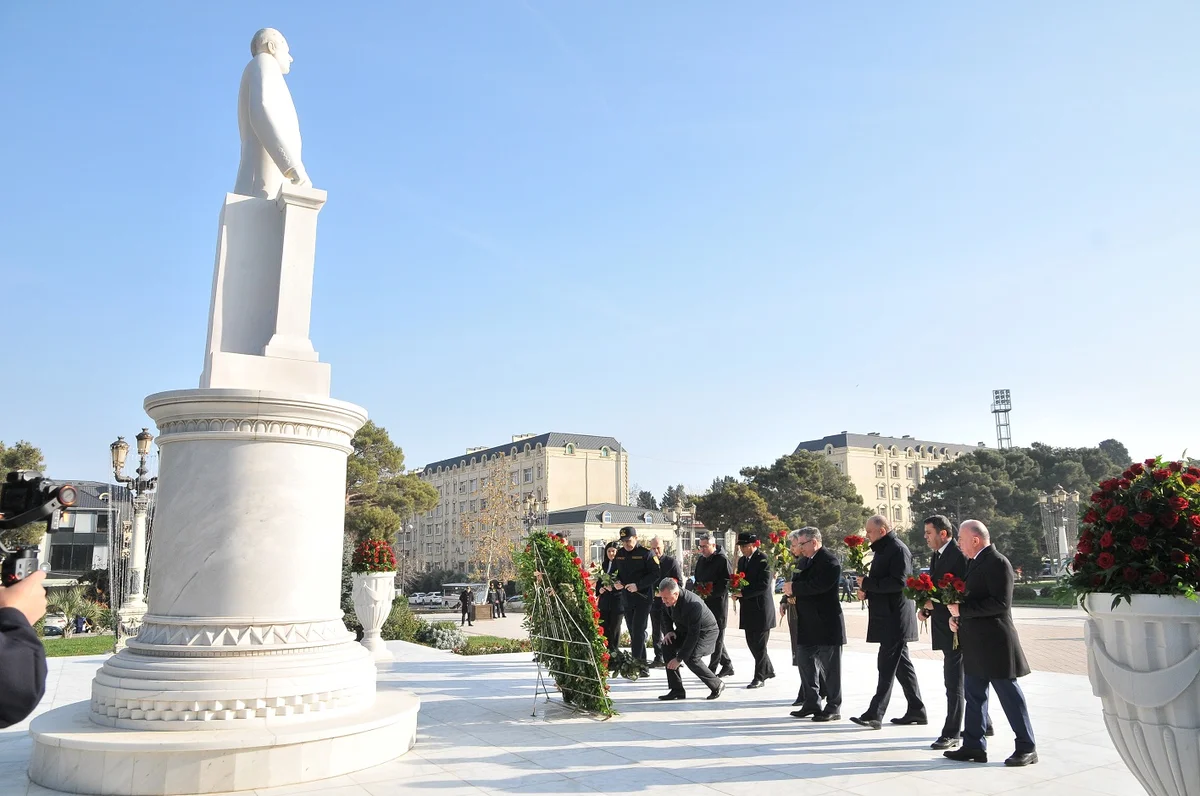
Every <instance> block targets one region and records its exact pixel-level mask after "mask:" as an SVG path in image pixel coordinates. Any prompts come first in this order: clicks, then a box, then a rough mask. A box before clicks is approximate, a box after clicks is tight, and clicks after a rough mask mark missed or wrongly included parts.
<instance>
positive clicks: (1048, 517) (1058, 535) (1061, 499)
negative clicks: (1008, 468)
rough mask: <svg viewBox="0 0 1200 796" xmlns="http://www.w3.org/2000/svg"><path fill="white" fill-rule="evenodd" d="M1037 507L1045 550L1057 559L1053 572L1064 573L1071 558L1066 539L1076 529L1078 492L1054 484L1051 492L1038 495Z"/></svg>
mask: <svg viewBox="0 0 1200 796" xmlns="http://www.w3.org/2000/svg"><path fill="white" fill-rule="evenodd" d="M1038 509H1039V510H1040V511H1041V515H1042V532H1043V534H1044V535H1045V538H1046V552H1047V553H1049V554H1050V557H1051V558H1053V559H1056V560H1057V565H1056V566H1055V572H1054V574H1056V575H1065V574H1067V566H1068V564H1069V563H1070V558H1071V548H1070V544H1069V542H1068V541H1067V540H1068V539H1073V538H1074V537H1075V535H1076V532H1077V531H1078V523H1079V516H1078V515H1079V493H1078V492H1068V491H1067V490H1065V489H1063V488H1062V487H1061V486H1056V487H1055V488H1054V491H1053V492H1051V493H1049V494H1044V495H1039V496H1038Z"/></svg>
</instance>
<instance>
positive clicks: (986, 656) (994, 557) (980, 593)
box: [958, 545, 1029, 680]
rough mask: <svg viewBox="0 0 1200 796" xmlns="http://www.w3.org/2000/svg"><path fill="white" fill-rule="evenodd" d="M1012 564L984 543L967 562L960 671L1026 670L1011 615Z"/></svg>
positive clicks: (1001, 673)
mask: <svg viewBox="0 0 1200 796" xmlns="http://www.w3.org/2000/svg"><path fill="white" fill-rule="evenodd" d="M1012 593H1013V568H1012V564H1010V563H1008V559H1007V558H1005V557H1004V556H1002V555H1000V553H999V552H997V551H996V548H994V547H992V546H991V545H988V546H987V547H985V548H983V549H982V550H980V551H979V555H977V556H975V558H974V560H972V561H971V562H970V563H969V564H967V594H966V597H965V598H964V599H963V601H962V603H960V604H959V609H958V610H959V614H960V615H961V616H962V622H961V623H960V627H959V629H958V646H959V649H961V650H962V654H963V672H965V673H966V674H969V675H971V676H973V677H984V678H987V679H988V680H1012V679H1013V678H1016V677H1024V676H1025V675H1027V674H1029V662H1028V661H1026V660H1025V653H1024V652H1023V651H1022V650H1021V640H1020V639H1019V638H1018V637H1017V628H1016V626H1015V625H1014V624H1013V619H1012Z"/></svg>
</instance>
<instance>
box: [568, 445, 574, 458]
mask: <svg viewBox="0 0 1200 796" xmlns="http://www.w3.org/2000/svg"><path fill="white" fill-rule="evenodd" d="M567 455H568V456H574V455H575V446H574V445H573V444H572V443H570V442H568V443H567Z"/></svg>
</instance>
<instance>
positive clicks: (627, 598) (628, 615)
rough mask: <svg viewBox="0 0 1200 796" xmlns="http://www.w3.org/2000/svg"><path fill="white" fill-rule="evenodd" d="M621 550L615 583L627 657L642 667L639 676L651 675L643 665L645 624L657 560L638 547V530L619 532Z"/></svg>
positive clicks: (655, 575) (648, 614)
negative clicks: (626, 639)
mask: <svg viewBox="0 0 1200 796" xmlns="http://www.w3.org/2000/svg"><path fill="white" fill-rule="evenodd" d="M620 536H621V547H620V548H619V549H618V550H617V555H616V558H615V559H614V561H616V567H617V582H616V583H614V584H613V585H614V586H615V587H616V589H617V591H618V592H620V593H621V611H622V613H624V614H625V624H626V625H627V626H628V627H629V647H630V650H629V652H630V654H632V655H633V657H634V659H635V660H637V661H639V662H640V663H641V670H642V676H643V677H645V676H647V675H649V674H650V667H649V666H648V665H647V661H646V621H647V620H648V619H649V618H650V599H651V598H652V597H653V596H654V584H656V583H658V559H657V558H656V557H655V555H654V554H653V553H651V552H650V551H649V550H647V549H646V548H644V547H642V546H641V545H640V544H638V538H637V528H634V527H633V526H632V525H626V526H625V527H624V528H622V529H621V533H620Z"/></svg>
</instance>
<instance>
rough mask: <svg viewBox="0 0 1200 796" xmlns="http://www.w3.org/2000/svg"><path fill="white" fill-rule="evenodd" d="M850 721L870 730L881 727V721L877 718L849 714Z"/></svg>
mask: <svg viewBox="0 0 1200 796" xmlns="http://www.w3.org/2000/svg"><path fill="white" fill-rule="evenodd" d="M850 721H852V722H854V723H855V724H857V725H858V726H859V727H870V728H871V729H872V730H881V729H883V722H882V721H880V720H879V719H866V718H863V717H862V716H851V717H850Z"/></svg>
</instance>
